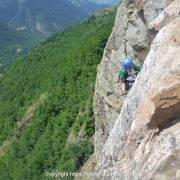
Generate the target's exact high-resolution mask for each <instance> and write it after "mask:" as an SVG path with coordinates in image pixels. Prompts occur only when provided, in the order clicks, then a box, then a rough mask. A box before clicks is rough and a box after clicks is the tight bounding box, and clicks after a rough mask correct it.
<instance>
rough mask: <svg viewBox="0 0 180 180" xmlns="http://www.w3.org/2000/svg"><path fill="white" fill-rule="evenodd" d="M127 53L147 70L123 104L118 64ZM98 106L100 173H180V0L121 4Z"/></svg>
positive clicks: (138, 176) (163, 175) (147, 176)
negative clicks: (116, 68)
mask: <svg viewBox="0 0 180 180" xmlns="http://www.w3.org/2000/svg"><path fill="white" fill-rule="evenodd" d="M126 55H130V56H132V57H134V58H135V59H136V60H137V61H140V62H141V63H142V64H143V69H142V72H141V73H140V75H139V76H138V78H137V80H136V82H135V84H134V86H133V88H132V89H131V90H130V92H129V93H128V95H127V97H126V98H125V99H124V100H123V103H121V99H122V98H121V97H120V95H119V94H120V91H121V90H120V86H119V84H118V83H117V72H116V70H115V68H114V66H113V65H114V64H116V63H117V62H118V63H119V61H120V60H121V59H123V58H124V57H125V56H126ZM117 67H119V64H117ZM94 110H95V118H96V134H95V155H96V158H97V160H98V167H97V169H98V170H99V171H105V172H110V173H112V172H113V173H114V172H117V173H118V174H119V175H120V176H121V177H122V178H123V179H153V178H154V179H169V178H178V177H179V176H180V0H175V1H172V0H169V1H168V0H156V1H154V0H125V1H123V2H122V4H121V5H120V7H119V9H118V13H117V17H116V21H115V27H114V29H113V32H112V35H111V37H110V39H109V42H108V44H107V47H106V49H105V52H104V57H103V59H102V62H101V64H100V65H99V67H98V76H97V82H96V91H95V95H94Z"/></svg>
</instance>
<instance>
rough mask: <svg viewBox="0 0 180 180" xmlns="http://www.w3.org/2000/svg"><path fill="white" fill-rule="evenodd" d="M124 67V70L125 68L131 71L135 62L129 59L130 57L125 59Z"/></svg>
mask: <svg viewBox="0 0 180 180" xmlns="http://www.w3.org/2000/svg"><path fill="white" fill-rule="evenodd" d="M122 66H123V68H125V69H130V68H132V66H133V60H132V58H129V57H127V58H125V59H124V60H123V61H122Z"/></svg>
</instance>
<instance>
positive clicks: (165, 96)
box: [148, 85, 180, 129]
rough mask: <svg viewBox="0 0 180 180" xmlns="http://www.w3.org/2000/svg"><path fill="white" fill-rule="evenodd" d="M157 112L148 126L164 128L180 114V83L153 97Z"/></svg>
mask: <svg viewBox="0 0 180 180" xmlns="http://www.w3.org/2000/svg"><path fill="white" fill-rule="evenodd" d="M178 92H179V93H178ZM153 102H154V104H156V107H155V109H156V110H155V113H154V114H153V116H152V118H151V121H150V123H149V124H148V127H149V128H150V129H154V128H155V127H158V128H159V129H162V128H163V127H165V126H166V124H168V123H170V122H171V121H173V120H174V119H175V118H176V117H178V116H180V85H176V86H174V87H172V88H171V89H168V90H164V91H162V92H161V94H158V96H156V97H155V98H154V99H153Z"/></svg>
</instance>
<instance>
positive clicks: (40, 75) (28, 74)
mask: <svg viewBox="0 0 180 180" xmlns="http://www.w3.org/2000/svg"><path fill="white" fill-rule="evenodd" d="M115 13H116V9H107V10H104V11H103V12H101V13H99V14H98V15H96V16H92V17H91V18H89V19H88V20H87V21H86V22H84V23H82V24H79V25H76V26H74V27H71V28H68V29H67V30H65V31H63V32H61V33H58V34H56V35H54V36H52V37H50V38H49V39H48V40H47V41H45V42H44V43H41V44H40V45H39V46H38V47H37V48H34V49H33V50H32V51H31V52H30V53H29V55H28V56H27V57H26V58H22V59H19V60H18V61H16V62H14V63H13V64H12V66H11V67H9V68H8V71H7V72H6V73H5V74H4V75H3V77H2V78H1V79H0V132H1V133H0V134H1V135H0V145H1V149H0V155H1V158H0V174H1V178H2V179H11V178H12V179H41V178H42V177H43V176H44V173H45V172H46V171H53V170H59V171H62V170H63V171H77V170H78V169H79V167H80V166H82V164H83V163H84V162H85V161H86V160H87V159H88V157H89V155H90V154H92V153H93V144H92V136H93V134H94V131H95V130H94V116H93V105H92V101H93V92H94V84H95V78H96V69H97V65H98V64H99V62H100V60H101V58H102V54H103V50H104V47H105V44H106V42H107V39H108V37H109V35H110V32H111V30H112V27H113V24H114V17H115Z"/></svg>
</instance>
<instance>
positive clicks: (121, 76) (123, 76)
mask: <svg viewBox="0 0 180 180" xmlns="http://www.w3.org/2000/svg"><path fill="white" fill-rule="evenodd" d="M119 80H120V81H121V91H122V94H124V93H125V92H126V88H125V86H126V85H125V80H126V71H125V70H124V69H121V70H120V71H119Z"/></svg>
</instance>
